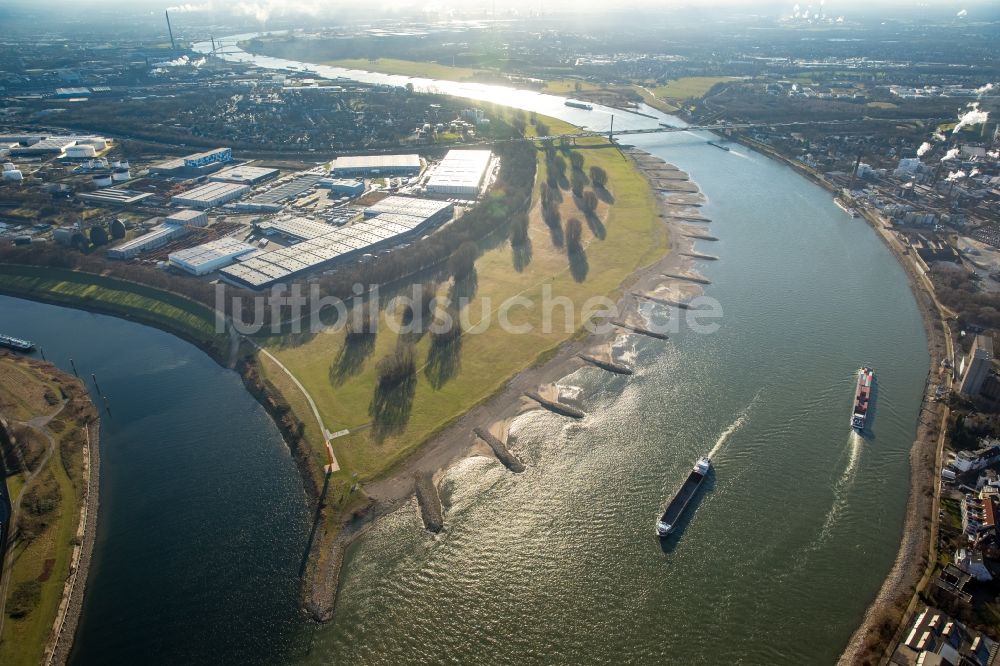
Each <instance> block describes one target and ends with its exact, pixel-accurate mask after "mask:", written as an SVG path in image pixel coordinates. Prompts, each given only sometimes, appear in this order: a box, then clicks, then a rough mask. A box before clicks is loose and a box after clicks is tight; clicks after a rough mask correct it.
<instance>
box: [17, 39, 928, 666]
mask: <svg viewBox="0 0 1000 666" xmlns="http://www.w3.org/2000/svg"><path fill="white" fill-rule="evenodd" d="M227 57H232V58H233V59H246V58H249V57H250V56H247V55H245V54H242V53H241V52H235V53H232V54H231V55H229V56H227ZM254 60H255V61H256V62H257V64H259V65H261V66H263V67H270V68H280V67H285V66H288V65H289V64H293V65H294V66H296V67H302V65H301V63H298V64H296V63H288V62H287V61H280V60H275V59H273V58H263V57H254ZM310 68H311V69H314V70H318V75H322V76H336V75H347V74H348V73H347V72H345V70H339V69H334V68H326V69H324V68H322V67H318V68H317V67H315V66H310ZM351 75H352V77H353V78H357V79H362V80H365V81H371V82H380V81H384V82H390V83H395V84H400V83H401V82H402V83H405V82H406V79H405V78H402V77H390V76H381V75H374V74H360V73H352V74H351ZM415 85H416V87H417V88H418V89H435V90H437V91H439V92H444V93H451V94H456V95H462V96H467V97H474V98H476V99H488V100H493V101H496V102H498V103H504V104H510V105H514V106H519V107H521V108H529V109H534V110H537V111H538V112H539V113H544V114H547V115H552V116H556V117H560V118H563V119H565V120H568V121H569V122H573V123H576V124H580V125H586V126H589V127H592V128H595V129H600V128H603V127H604V126H605V125H606V124H607V122H608V120H609V114H610V113H611V112H612V111H611V110H609V109H595V110H594V111H591V112H587V111H579V110H574V109H569V108H567V107H565V106H564V105H563V104H562V99H561V98H552V97H549V96H546V95H540V94H538V93H533V92H513V91H510V90H508V89H503V88H498V87H495V86H478V85H471V84H452V83H448V82H425V81H420V80H415ZM646 111H647V112H649V113H651V114H653V115H657V116H658V118H662V119H664V120H667V121H669V122H675V120H674V119H669V118H667V117H665V116H659V115H658V114H656V112H655V111H652V110H651V109H647V110H646ZM614 113H616V120H615V126H616V128H623V129H624V128H627V127H648V126H649V125H650V124H651V123H652V124H655V122H656V121H653V120H650V119H648V118H643V117H640V116H634V115H627V114H623V113H622V112H614ZM707 138H709V136H708V135H701V134H695V133H692V132H681V133H673V134H652V135H636V136H634V137H631V138H630V142H632V143H634V144H635V145H637V146H639V147H641V148H643V149H645V150H648V151H649V152H651V153H653V154H654V155H658V156H660V157H662V158H664V159H665V160H667V161H669V162H671V163H674V164H677V165H678V166H680V167H681V168H683V169H685V170H686V171H688V172H689V173H690V174H691V176H692V178H693V179H694V180H695V181H696V182H697V183H698V184H699V185H700V186H701V188H702V190H703V191H704V193H705V194H706V196H707V197H708V200H709V203H708V204H707V205H706V206H705V207H704V209H703V210H704V213H705V214H706V215H707V216H708V217H709V218H711V219H712V220H713V222H712V224H711V232H712V233H713V234H714V235H716V236H718V237H719V238H720V239H721V241H720V242H716V243H708V242H704V243H701V246H702V247H701V248H700V249H702V250H704V251H706V252H710V253H712V254H716V255H719V256H720V257H721V259H720V260H719V261H716V262H707V261H706V262H701V263H700V264H699V265H698V266H697V268H698V269H699V270H700V271H701V272H702V273H703V274H704V275H705V276H706V277H708V278H709V279H711V280H712V284H711V285H710V286H708V287H707V288H706V293H707V294H708V295H709V296H711V297H713V298H715V299H717V300H718V301H719V302H720V303H721V305H722V307H723V311H724V316H723V318H722V319H721V322H720V323H721V327H720V329H719V330H718V331H717V332H715V333H714V334H711V335H704V334H695V333H694V332H690V331H683V330H682V331H681V333H679V334H678V335H675V336H672V338H671V340H670V341H669V342H668V343H666V344H663V343H659V342H655V341H652V340H649V339H646V338H640V337H634V338H630V339H629V340H628V344H627V345H626V348H625V349H624V350H623V354H624V355H625V356H627V357H629V360H630V362H631V363H633V364H634V365H635V367H636V368H637V372H636V374H635V375H634V376H632V377H629V378H627V379H626V378H622V377H617V376H612V375H609V374H607V373H604V372H601V371H598V370H596V369H586V370H582V371H580V372H577V373H575V374H574V375H573V376H571V377H568V378H566V380H565V382H564V383H565V384H567V385H573V386H577V387H580V389H581V395H582V404H583V407H584V408H585V410H586V411H587V413H588V416H587V417H586V418H585V419H583V420H582V421H580V422H572V423H570V422H567V421H566V420H564V419H560V418H558V417H555V416H553V415H551V414H549V413H542V412H536V413H532V414H530V415H526V416H523V417H521V418H520V419H519V420H518V421H517V423H516V424H515V427H514V435H515V443H514V449H515V451H516V453H517V454H518V455H519V456H520V457H521V458H522V459H524V460H525V462H526V463H527V464H528V470H527V471H526V472H525V473H523V474H520V475H513V474H510V473H508V472H507V471H506V470H505V469H504V468H503V467H501V466H500V465H499V463H497V461H495V460H493V459H492V458H470V459H468V460H466V461H465V462H463V463H461V464H459V465H457V466H456V467H454V468H453V469H452V470H451V471H450V472H448V474H447V475H446V477H445V479H444V481H443V483H442V495H443V499H444V503H445V507H446V528H445V530H444V532H442V533H441V534H439V535H437V536H432V535H430V534H428V533H427V532H425V531H424V530H423V529H422V526H421V524H420V520H419V517H418V515H417V512H416V510H415V507H411V509H412V510H403V511H399V512H397V513H396V514H394V515H392V516H390V517H389V518H388V519H386V520H384V521H382V522H380V523H379V524H378V525H377V526H376V527H375V528H374V529H373V530H371V531H370V532H369V533H368V534H367V535H366V536H364V537H363V538H362V539H360V540H359V541H358V542H357V543H356V544H355V545H354V546H353V547H352V548H351V549H350V551H349V553H348V557H347V560H346V565H345V569H344V574H343V577H342V589H341V593H340V597H339V599H338V605H337V613H336V617H335V619H334V621H333V622H331V623H330V624H327V625H323V626H315V625H313V624H311V623H308V622H307V621H305V620H304V619H303V618H302V617H301V616H300V615H299V614H298V610H297V608H298V587H297V585H298V582H297V575H298V571H299V566H300V563H301V557H302V551H303V548H304V543H305V539H306V531H307V529H308V518H309V517H308V516H307V515H306V510H305V507H304V502H303V495H302V491H301V488H300V484H298V482H297V480H296V477H295V470H294V468H293V465H292V463H291V461H290V459H289V456H288V454H287V452H286V451H285V450H284V449H283V448H282V444H281V441H280V438H279V436H278V434H277V432H276V431H275V429H274V428H273V426H272V425H271V424H270V423H268V421H267V418H266V416H265V415H264V414H263V412H262V411H261V410H260V408H259V407H257V406H256V405H255V404H254V403H253V401H252V400H251V399H250V397H249V396H248V395H247V394H246V393H245V392H244V391H243V389H242V387H241V385H240V383H239V380H238V378H237V377H236V375H235V374H233V373H232V372H229V371H226V370H222V369H220V368H218V367H217V366H215V365H214V364H213V363H212V362H211V361H210V360H209V359H208V357H206V356H204V355H203V354H202V353H200V352H199V351H197V350H195V349H194V348H193V347H191V346H190V345H187V344H186V343H183V342H180V341H178V340H176V339H174V338H171V337H170V336H167V335H165V334H163V333H160V332H157V331H154V330H151V329H148V328H144V327H141V326H138V325H135V324H132V323H130V322H125V321H120V320H115V319H110V318H107V317H101V316H97V315H90V314H84V313H81V312H78V311H74V310H69V309H64V308H56V307H52V306H44V305H38V304H34V303H26V302H24V301H17V300H13V299H0V321H2V322H4V328H5V329H6V328H10V329H11V330H10V331H6V332H10V333H13V334H17V335H23V336H25V337H30V338H34V339H35V340H36V341H38V342H39V343H41V344H42V346H43V347H44V348H45V351H46V354H47V355H48V356H49V357H50V358H52V359H54V360H55V361H57V362H58V363H59V364H60V365H63V366H64V367H66V364H67V362H68V361H67V359H68V358H69V357H70V356H73V357H74V358H75V359H76V362H77V365H78V367H79V368H80V369H81V372H84V373H87V374H88V376H89V373H90V372H96V373H97V375H98V379H99V381H100V382H101V387H102V388H103V389H104V390H105V392H107V393H108V394H109V395H111V404H112V416H111V417H110V418H107V419H105V422H104V425H103V434H102V447H103V453H102V455H103V464H104V467H103V470H102V474H103V475H102V500H103V505H102V511H101V521H102V522H101V523H100V537H99V541H98V547H97V552H96V553H95V567H94V569H93V571H92V573H91V578H90V586H91V587H90V593H89V596H88V598H87V603H86V607H85V612H84V618H83V622H82V625H81V630H80V634H79V645H78V649H77V650H76V652H75V653H74V663H76V664H91V663H130V662H131V663H135V662H137V661H142V662H143V663H149V662H157V663H220V662H225V663H250V662H255V663H269V664H271V663H282V662H295V663H316V664H320V663H322V664H387V663H443V662H454V663H463V664H464V663H490V664H530V663H538V664H543V663H545V664H547V663H591V664H617V663H623V662H637V663H654V662H659V663H678V664H681V663H683V664H720V663H741V664H764V663H767V664H776V663H777V664H805V663H809V664H814V663H815V664H819V663H832V662H833V661H834V660H835V659H836V657H837V656H838V654H839V652H840V650H841V649H842V648H843V647H844V645H845V644H846V642H847V639H848V638H849V636H850V634H851V632H852V631H853V629H854V628H855V627H856V625H857V624H858V622H859V621H860V618H861V615H862V613H863V612H864V609H865V607H866V606H867V604H868V603H869V602H870V601H871V600H872V598H873V597H874V595H875V593H876V591H877V589H878V587H879V585H880V583H881V581H882V579H883V578H884V576H885V574H886V573H887V571H888V570H889V567H890V566H891V563H892V560H893V557H894V555H895V552H896V549H897V546H898V543H899V538H900V530H901V527H902V521H903V510H904V505H905V502H906V495H907V488H908V452H909V448H910V444H911V442H912V440H913V437H914V433H915V425H916V418H917V414H918V410H919V405H920V397H921V391H922V388H923V382H924V379H925V377H926V374H927V371H928V362H929V361H928V355H927V351H926V339H925V336H924V332H923V328H922V325H921V320H920V316H919V313H918V311H917V306H916V303H915V301H914V298H913V296H912V294H911V293H910V291H909V289H908V286H907V281H906V276H905V274H904V272H903V270H902V268H901V267H900V266H899V265H898V264H897V262H896V261H895V260H894V258H893V256H892V255H891V254H890V252H889V251H888V250H887V249H886V248H885V247H884V246H883V245H882V243H881V242H880V241H879V240H878V238H877V237H876V235H875V233H874V232H873V231H872V230H871V229H870V228H869V227H868V226H867V225H866V224H865V223H864V222H862V221H859V220H852V219H851V218H850V217H848V216H847V215H846V214H844V213H843V212H842V211H840V209H838V208H837V207H836V206H835V205H834V204H833V202H832V199H831V197H830V195H829V194H828V193H826V192H825V191H823V190H822V189H820V188H819V187H817V186H815V185H813V184H811V183H809V182H808V181H806V180H805V179H803V178H802V177H800V176H799V175H797V174H796V173H795V172H793V171H792V170H791V169H789V168H787V167H785V166H783V165H780V164H778V163H776V162H773V161H771V160H769V159H767V158H765V157H762V156H760V155H758V154H756V153H753V152H750V151H748V150H746V149H745V148H742V147H739V146H735V145H734V146H733V149H732V151H731V152H725V151H722V150H719V149H718V148H714V147H712V146H709V145H707V144H706V143H705V140H706V139H707ZM610 233H613V229H612V230H610ZM649 312H650V315H651V316H653V317H655V316H657V314H656V311H655V309H653V310H650V311H649ZM862 363H871V364H873V365H874V366H875V367H876V368H877V371H878V389H877V394H876V399H875V406H874V414H873V417H872V427H871V429H870V432H869V433H867V434H866V435H865V437H864V438H861V437H859V436H857V435H854V434H853V433H852V431H851V430H850V427H849V425H848V414H849V412H850V407H851V401H852V397H853V390H854V381H855V373H856V370H857V368H858V367H859V366H860V365H861V364H862ZM709 450H713V451H714V461H715V464H716V469H715V472H714V474H713V476H712V477H711V479H710V481H709V482H708V483H707V484H706V485H707V486H708V487H707V488H706V489H704V491H703V492H701V493H700V494H699V496H698V497H697V498H696V500H695V502H694V503H693V506H692V508H693V510H692V511H689V513H688V516H687V518H686V519H685V520H683V521H682V523H681V525H680V528H679V530H678V532H677V533H676V534H674V535H673V536H672V537H671V538H670V539H668V540H667V542H666V544H665V546H662V547H661V544H660V542H659V541H658V540H657V539H656V538H655V536H654V535H653V523H654V521H655V519H656V518H657V516H658V514H659V512H660V511H661V510H662V507H663V504H664V502H665V500H666V498H667V497H668V496H669V495H670V493H672V492H673V490H674V489H675V488H676V486H677V485H678V484H679V483H680V482H681V480H682V479H683V478H684V476H685V475H686V474H687V471H688V469H689V468H690V466H691V464H692V463H693V462H694V460H695V459H696V458H697V457H698V456H699V455H702V454H704V453H706V452H708V451H709Z"/></svg>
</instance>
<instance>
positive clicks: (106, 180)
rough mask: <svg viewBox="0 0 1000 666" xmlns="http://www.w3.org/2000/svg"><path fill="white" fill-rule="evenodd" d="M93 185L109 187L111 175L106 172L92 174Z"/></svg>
mask: <svg viewBox="0 0 1000 666" xmlns="http://www.w3.org/2000/svg"><path fill="white" fill-rule="evenodd" d="M94 185H97V186H98V187H110V186H111V176H109V175H108V174H99V175H97V176H94Z"/></svg>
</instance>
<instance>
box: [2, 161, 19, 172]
mask: <svg viewBox="0 0 1000 666" xmlns="http://www.w3.org/2000/svg"><path fill="white" fill-rule="evenodd" d="M16 168H17V167H16V166H14V163H13V162H4V163H3V170H4V171H13V170H15V169H16Z"/></svg>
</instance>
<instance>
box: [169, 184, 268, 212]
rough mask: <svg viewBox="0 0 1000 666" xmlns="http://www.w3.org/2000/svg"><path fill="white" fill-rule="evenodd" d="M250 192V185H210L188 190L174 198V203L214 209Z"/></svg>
mask: <svg viewBox="0 0 1000 666" xmlns="http://www.w3.org/2000/svg"><path fill="white" fill-rule="evenodd" d="M249 191H250V187H249V186H248V185H238V184H236V183H208V184H207V185H202V186H201V187H196V188H194V189H193V190H188V191H187V192H183V193H181V194H178V195H177V196H175V197H174V198H173V203H174V204H175V205H179V206H189V207H191V208H214V207H215V206H221V205H222V204H224V203H229V202H230V201H232V200H234V199H239V198H240V197H241V196H243V195H244V194H246V193H247V192H249Z"/></svg>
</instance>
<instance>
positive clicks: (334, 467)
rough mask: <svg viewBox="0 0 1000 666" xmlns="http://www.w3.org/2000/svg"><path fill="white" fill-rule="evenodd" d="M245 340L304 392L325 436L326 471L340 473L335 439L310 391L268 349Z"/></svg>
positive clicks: (248, 339) (345, 432)
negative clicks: (334, 451) (333, 439)
mask: <svg viewBox="0 0 1000 666" xmlns="http://www.w3.org/2000/svg"><path fill="white" fill-rule="evenodd" d="M243 339H244V340H246V341H247V342H249V343H250V344H252V345H253V346H254V348H255V349H256V350H257V351H259V352H260V353H261V354H263V355H264V356H267V357H268V358H269V359H271V360H272V361H274V364H275V365H277V366H278V367H279V368H281V370H282V371H283V372H284V373H285V374H286V375H288V378H289V379H291V380H292V383H294V384H295V386H296V387H298V389H299V390H300V391H302V395H304V396H305V398H306V402H308V403H309V409H311V410H312V413H313V416H314V417H315V418H316V423H317V424H319V431H320V433H321V434H322V435H323V443H324V444H325V445H326V455H327V459H328V461H329V462H328V464H327V466H326V467H325V468H324V469H325V470H326V472H327V473H328V474H332V473H333V472H336V471H338V470H339V469H340V464H339V463H338V462H337V456H335V455H334V453H333V447H332V446H330V440H331V439H332V438H333V437H332V436H331V434H330V431H328V430H327V429H326V426H325V425H323V417H322V416H320V413H319V409H318V408H317V407H316V403H315V401H313V399H312V396H311V395H309V391H307V390H306V387H305V386H303V385H302V383H301V382H299V380H298V379H297V378H296V377H295V375H294V374H293V373H292V371H291V370H289V369H288V368H287V367H285V364H284V363H282V362H281V361H279V360H278V359H277V358H276V357H275V356H274V354H272V353H271V352H269V351H267V350H266V349H264V348H263V347H261V346H260V345H258V344H257V343H256V342H254V341H253V340H251V339H250V338H246V337H244V338H243ZM341 433H343V434H347V431H341V432H339V433H336V434H337V435H341Z"/></svg>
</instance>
